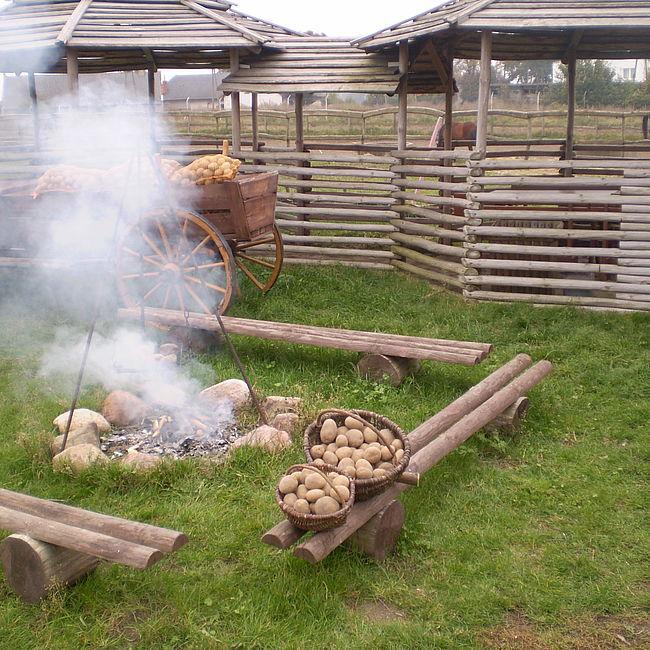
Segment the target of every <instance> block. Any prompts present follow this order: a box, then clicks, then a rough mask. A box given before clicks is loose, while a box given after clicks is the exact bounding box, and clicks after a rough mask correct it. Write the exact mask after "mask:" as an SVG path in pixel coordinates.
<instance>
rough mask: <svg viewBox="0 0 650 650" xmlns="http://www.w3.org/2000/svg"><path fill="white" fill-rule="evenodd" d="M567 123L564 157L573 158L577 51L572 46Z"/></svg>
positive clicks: (569, 58)
mask: <svg viewBox="0 0 650 650" xmlns="http://www.w3.org/2000/svg"><path fill="white" fill-rule="evenodd" d="M567 91H568V92H567V95H568V96H567V124H566V145H565V152H564V158H565V159H566V160H571V159H572V158H573V145H574V135H575V117H576V51H575V49H574V48H571V50H570V51H569V54H568V59H567Z"/></svg>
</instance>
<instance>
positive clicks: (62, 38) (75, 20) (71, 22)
mask: <svg viewBox="0 0 650 650" xmlns="http://www.w3.org/2000/svg"><path fill="white" fill-rule="evenodd" d="M92 1H93V0H81V2H80V3H79V4H78V5H77V6H76V7H75V10H74V11H73V12H72V13H71V14H70V17H69V18H68V20H66V22H65V25H63V27H62V28H61V31H60V32H59V34H58V36H57V37H56V42H57V43H62V44H63V45H67V44H68V41H69V40H70V37H71V36H72V33H73V32H74V30H75V29H76V27H77V25H78V24H79V21H80V20H81V19H82V18H83V15H84V14H85V13H86V10H87V9H88V7H90V3H91V2H92Z"/></svg>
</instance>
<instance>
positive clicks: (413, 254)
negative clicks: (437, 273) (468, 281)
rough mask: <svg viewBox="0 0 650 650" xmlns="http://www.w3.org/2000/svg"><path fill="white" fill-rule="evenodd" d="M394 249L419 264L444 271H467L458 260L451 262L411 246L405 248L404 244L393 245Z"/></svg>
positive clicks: (458, 272) (456, 272)
mask: <svg viewBox="0 0 650 650" xmlns="http://www.w3.org/2000/svg"><path fill="white" fill-rule="evenodd" d="M392 251H393V252H394V253H395V254H396V255H399V256H400V257H403V258H405V259H407V260H411V261H412V262H417V263H418V264H423V265H424V266H428V267H432V268H433V269H440V270H442V271H446V272H447V273H453V274H456V275H459V274H461V273H465V272H467V268H465V267H464V266H463V265H462V264H459V263H458V262H450V261H448V260H443V259H440V258H439V257H431V256H429V255H425V254H424V253H418V252H417V251H412V250H410V249H409V248H405V247H404V246H393V248H392ZM463 261H465V260H463Z"/></svg>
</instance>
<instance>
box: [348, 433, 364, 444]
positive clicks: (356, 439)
mask: <svg viewBox="0 0 650 650" xmlns="http://www.w3.org/2000/svg"><path fill="white" fill-rule="evenodd" d="M347 439H348V444H349V445H350V447H361V445H362V444H363V441H364V438H363V433H361V431H359V429H350V430H349V431H348V435H347Z"/></svg>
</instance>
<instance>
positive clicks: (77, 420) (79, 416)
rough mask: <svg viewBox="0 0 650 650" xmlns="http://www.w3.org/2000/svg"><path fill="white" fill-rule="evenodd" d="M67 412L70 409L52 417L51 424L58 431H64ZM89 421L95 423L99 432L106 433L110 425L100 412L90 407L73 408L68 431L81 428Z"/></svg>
mask: <svg viewBox="0 0 650 650" xmlns="http://www.w3.org/2000/svg"><path fill="white" fill-rule="evenodd" d="M69 413H70V411H66V412H65V413H62V414H61V415H59V416H58V417H57V418H55V419H54V422H53V424H54V426H56V427H58V428H59V432H60V433H65V428H66V426H67V424H68V416H69ZM91 422H94V423H95V424H96V425H97V429H98V431H99V433H108V432H109V431H110V430H111V425H110V424H109V423H108V421H107V420H106V418H105V417H104V416H103V415H102V414H101V413H97V412H96V411H91V410H90V409H75V412H74V415H73V416H72V424H71V426H70V431H75V430H76V429H83V428H84V427H85V426H86V425H88V424H90V423H91Z"/></svg>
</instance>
